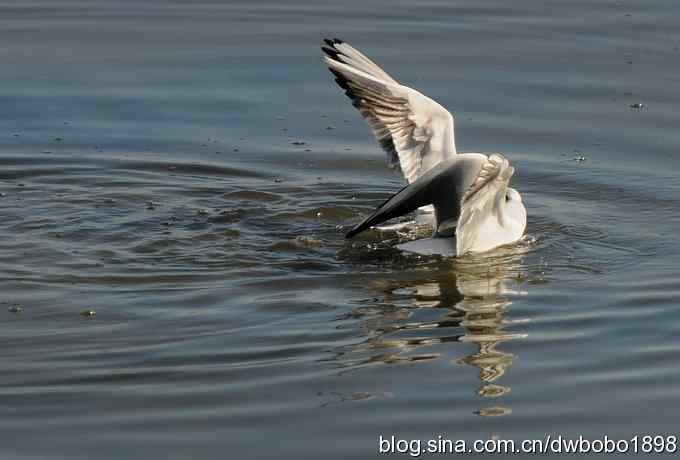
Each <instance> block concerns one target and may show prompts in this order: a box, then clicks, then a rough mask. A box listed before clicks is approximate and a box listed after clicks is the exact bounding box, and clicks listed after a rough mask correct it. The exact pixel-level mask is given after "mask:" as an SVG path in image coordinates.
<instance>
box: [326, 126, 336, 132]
mask: <svg viewBox="0 0 680 460" xmlns="http://www.w3.org/2000/svg"><path fill="white" fill-rule="evenodd" d="M326 129H327V130H328V131H330V130H332V129H335V126H330V125H329V126H326Z"/></svg>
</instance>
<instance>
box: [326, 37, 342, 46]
mask: <svg viewBox="0 0 680 460" xmlns="http://www.w3.org/2000/svg"><path fill="white" fill-rule="evenodd" d="M323 41H324V42H326V44H327V45H328V46H335V45H341V44H343V43H345V42H344V41H342V40H340V39H339V38H337V37H335V38H324V39H323Z"/></svg>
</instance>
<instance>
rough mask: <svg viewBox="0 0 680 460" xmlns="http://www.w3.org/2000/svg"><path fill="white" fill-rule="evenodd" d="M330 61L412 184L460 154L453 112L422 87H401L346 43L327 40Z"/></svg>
mask: <svg viewBox="0 0 680 460" xmlns="http://www.w3.org/2000/svg"><path fill="white" fill-rule="evenodd" d="M326 44H327V45H328V46H324V47H322V49H323V51H324V52H325V53H326V57H325V61H326V64H328V67H329V69H330V71H331V72H332V73H333V74H334V75H335V77H336V78H335V81H336V82H337V83H338V85H339V86H340V87H341V88H343V89H344V90H345V94H347V96H349V98H350V99H351V100H352V105H354V107H356V108H357V109H358V110H359V113H361V115H362V116H363V117H364V118H365V119H366V121H367V122H368V124H369V126H370V127H371V129H372V130H373V134H374V135H375V137H376V139H377V140H378V142H379V143H380V145H381V146H382V147H383V149H385V151H386V152H387V154H388V161H389V162H390V164H391V165H392V166H399V167H400V168H401V171H402V172H403V174H404V177H406V180H407V181H408V182H409V183H411V182H414V181H415V180H416V179H418V178H419V177H420V176H422V175H423V174H424V173H425V172H427V171H428V170H429V169H431V168H432V167H433V166H435V165H436V164H438V163H440V162H441V161H443V160H445V159H447V158H451V157H453V156H455V155H456V146H455V140H454V134H453V116H452V115H451V113H449V111H448V110H446V109H445V108H444V107H442V106H441V105H439V104H438V103H436V102H435V101H433V100H432V99H430V98H428V97H426V96H424V95H422V94H421V93H419V92H418V91H416V90H414V89H411V88H409V87H406V86H403V85H400V84H399V83H397V81H396V80H394V79H393V78H392V77H390V76H389V75H388V74H387V73H386V72H385V71H384V70H382V69H381V68H380V67H378V66H377V65H376V64H375V63H374V62H373V61H371V60H370V59H368V58H367V57H366V56H364V55H363V54H362V53H361V52H359V51H357V50H356V49H355V48H353V47H351V46H350V45H348V44H347V43H345V42H343V41H341V40H338V39H334V40H328V39H327V40H326Z"/></svg>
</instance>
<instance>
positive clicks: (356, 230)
mask: <svg viewBox="0 0 680 460" xmlns="http://www.w3.org/2000/svg"><path fill="white" fill-rule="evenodd" d="M362 231H363V228H361V226H360V225H357V226H356V227H354V228H353V229H352V230H350V231H349V232H347V233H345V238H347V239H348V240H349V239H351V238H353V237H355V236H356V235H358V234H359V233H361V232H362Z"/></svg>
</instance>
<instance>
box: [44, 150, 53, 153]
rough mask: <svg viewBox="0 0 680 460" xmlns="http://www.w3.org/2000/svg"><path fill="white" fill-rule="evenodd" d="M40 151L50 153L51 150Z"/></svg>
mask: <svg viewBox="0 0 680 460" xmlns="http://www.w3.org/2000/svg"><path fill="white" fill-rule="evenodd" d="M42 153H52V151H51V150H43V151H42Z"/></svg>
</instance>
